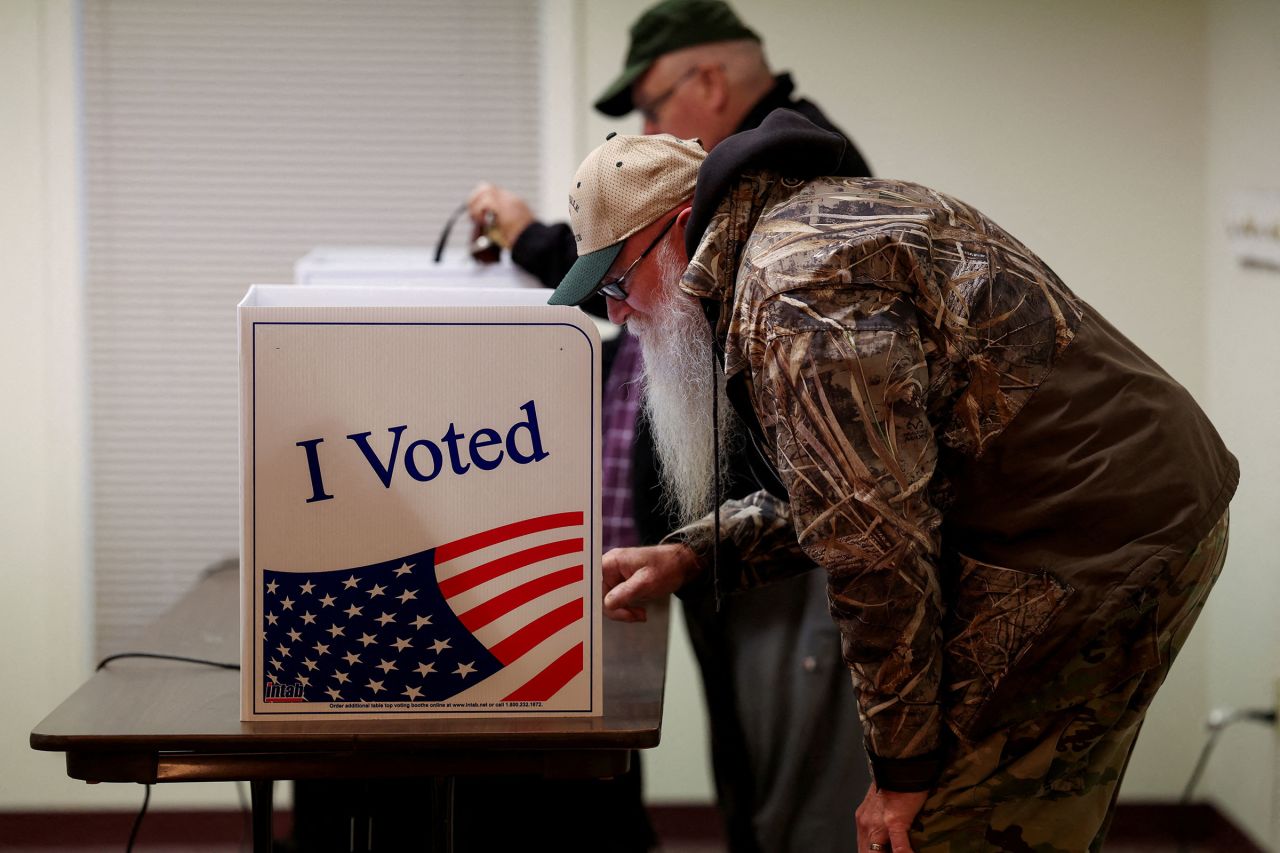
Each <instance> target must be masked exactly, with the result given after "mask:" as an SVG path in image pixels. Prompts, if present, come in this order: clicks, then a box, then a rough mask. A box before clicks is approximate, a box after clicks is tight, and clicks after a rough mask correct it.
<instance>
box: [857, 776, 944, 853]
mask: <svg viewBox="0 0 1280 853" xmlns="http://www.w3.org/2000/svg"><path fill="white" fill-rule="evenodd" d="M927 799H929V792H928V791H882V790H880V789H879V788H877V787H876V784H875V783H874V782H872V783H871V787H870V788H869V789H868V790H867V796H866V797H865V798H864V799H863V800H862V805H860V806H858V811H857V814H856V817H855V822H856V823H857V826H858V853H876V851H879V850H892V851H893V853H914V851H913V850H912V849H911V837H910V835H909V834H908V833H909V832H910V831H911V824H912V823H913V822H914V821H915V819H916V815H917V814H919V813H920V809H922V808H923V807H924V801H925V800H927ZM872 844H876V845H878V846H877V847H875V848H874V849H873V848H872V847H871V845H872Z"/></svg>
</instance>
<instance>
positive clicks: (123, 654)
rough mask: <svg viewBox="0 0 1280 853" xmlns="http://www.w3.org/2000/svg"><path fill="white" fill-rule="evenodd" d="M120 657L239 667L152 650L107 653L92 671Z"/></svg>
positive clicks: (221, 667) (231, 667)
mask: <svg viewBox="0 0 1280 853" xmlns="http://www.w3.org/2000/svg"><path fill="white" fill-rule="evenodd" d="M121 658H152V659H154V660H177V661H182V662H183V663H198V664H202V665H204V666H216V667H218V668H219V669H236V670H238V669H240V664H238V663H223V662H222V661H216V660H204V659H203V658H189V657H183V656H182V655H161V654H155V653H154V652H120V653H119V654H115V655H107V656H106V657H105V658H103V659H102V660H100V661H98V665H97V666H95V667H94V668H93V671H94V672H97V671H98V670H100V669H102V668H103V667H105V666H106V665H107V664H109V663H111V662H112V661H113V660H120V659H121Z"/></svg>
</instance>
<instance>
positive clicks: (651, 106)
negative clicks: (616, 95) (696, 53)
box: [635, 65, 699, 124]
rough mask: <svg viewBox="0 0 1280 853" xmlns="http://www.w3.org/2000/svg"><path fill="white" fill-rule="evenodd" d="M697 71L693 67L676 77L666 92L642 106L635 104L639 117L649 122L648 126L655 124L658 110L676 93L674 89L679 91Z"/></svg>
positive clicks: (695, 67) (696, 68) (696, 67)
mask: <svg viewBox="0 0 1280 853" xmlns="http://www.w3.org/2000/svg"><path fill="white" fill-rule="evenodd" d="M698 70H699V69H698V66H696V65H695V66H693V67H692V68H690V69H689V70H688V71H686V72H684V73H683V74H681V75H680V76H679V77H677V78H676V82H674V83H672V84H671V85H670V86H668V87H667V89H666V91H664V92H663V93H662V94H660V95H656V96H654V97H653V98H650V99H649V100H648V101H646V102H645V103H644V104H636V105H635V107H636V109H637V110H639V111H640V115H641V116H643V117H644V120H645V121H647V122H649V124H657V123H658V108H659V107H661V106H662V105H663V104H665V103H666V102H667V101H669V100H670V99H671V96H672V95H674V94H675V93H676V89H679V88H680V86H681V85H683V84H684V82H685V81H686V80H691V79H692V78H693V76H694V75H695V74H697V73H698Z"/></svg>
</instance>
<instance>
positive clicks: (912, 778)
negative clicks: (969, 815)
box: [867, 749, 943, 792]
mask: <svg viewBox="0 0 1280 853" xmlns="http://www.w3.org/2000/svg"><path fill="white" fill-rule="evenodd" d="M867 758H869V759H870V760H871V774H872V776H874V777H875V780H876V787H877V788H880V789H881V790H883V791H903V792H906V791H928V790H929V789H930V788H932V787H933V783H934V782H936V781H937V779H938V774H939V773H940V772H941V770H942V763H943V759H942V750H940V749H939V750H934V751H933V752H929V753H925V754H924V755H917V756H914V757H912V758H882V757H881V756H878V755H873V754H871V752H870V751H868V752H867Z"/></svg>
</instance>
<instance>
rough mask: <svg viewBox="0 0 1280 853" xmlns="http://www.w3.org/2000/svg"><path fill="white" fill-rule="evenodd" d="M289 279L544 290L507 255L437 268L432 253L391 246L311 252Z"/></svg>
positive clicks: (460, 260) (458, 261)
mask: <svg viewBox="0 0 1280 853" xmlns="http://www.w3.org/2000/svg"><path fill="white" fill-rule="evenodd" d="M293 280H294V282H295V283H296V284H302V285H307V286H313V285H325V286H346V285H361V286H375V287H487V288H500V287H521V288H540V287H542V283H541V282H539V281H538V280H537V279H536V278H534V277H533V276H531V275H529V274H528V273H527V272H525V271H524V270H522V269H520V268H519V267H517V266H516V265H515V264H513V263H511V259H510V257H509V256H507V255H504V256H503V258H502V260H501V261H500V262H499V263H496V264H481V263H478V262H476V261H474V260H472V259H471V258H470V257H465V256H463V257H458V258H453V257H446V258H443V259H442V260H441V261H440V262H439V263H436V260H435V252H434V251H431V250H428V249H419V248H407V247H405V248H401V247H394V246H365V247H358V246H357V247H347V246H339V247H321V248H317V249H312V250H311V251H310V252H308V253H307V254H305V255H303V256H302V257H301V258H299V259H298V260H297V262H295V263H294V265H293Z"/></svg>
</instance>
